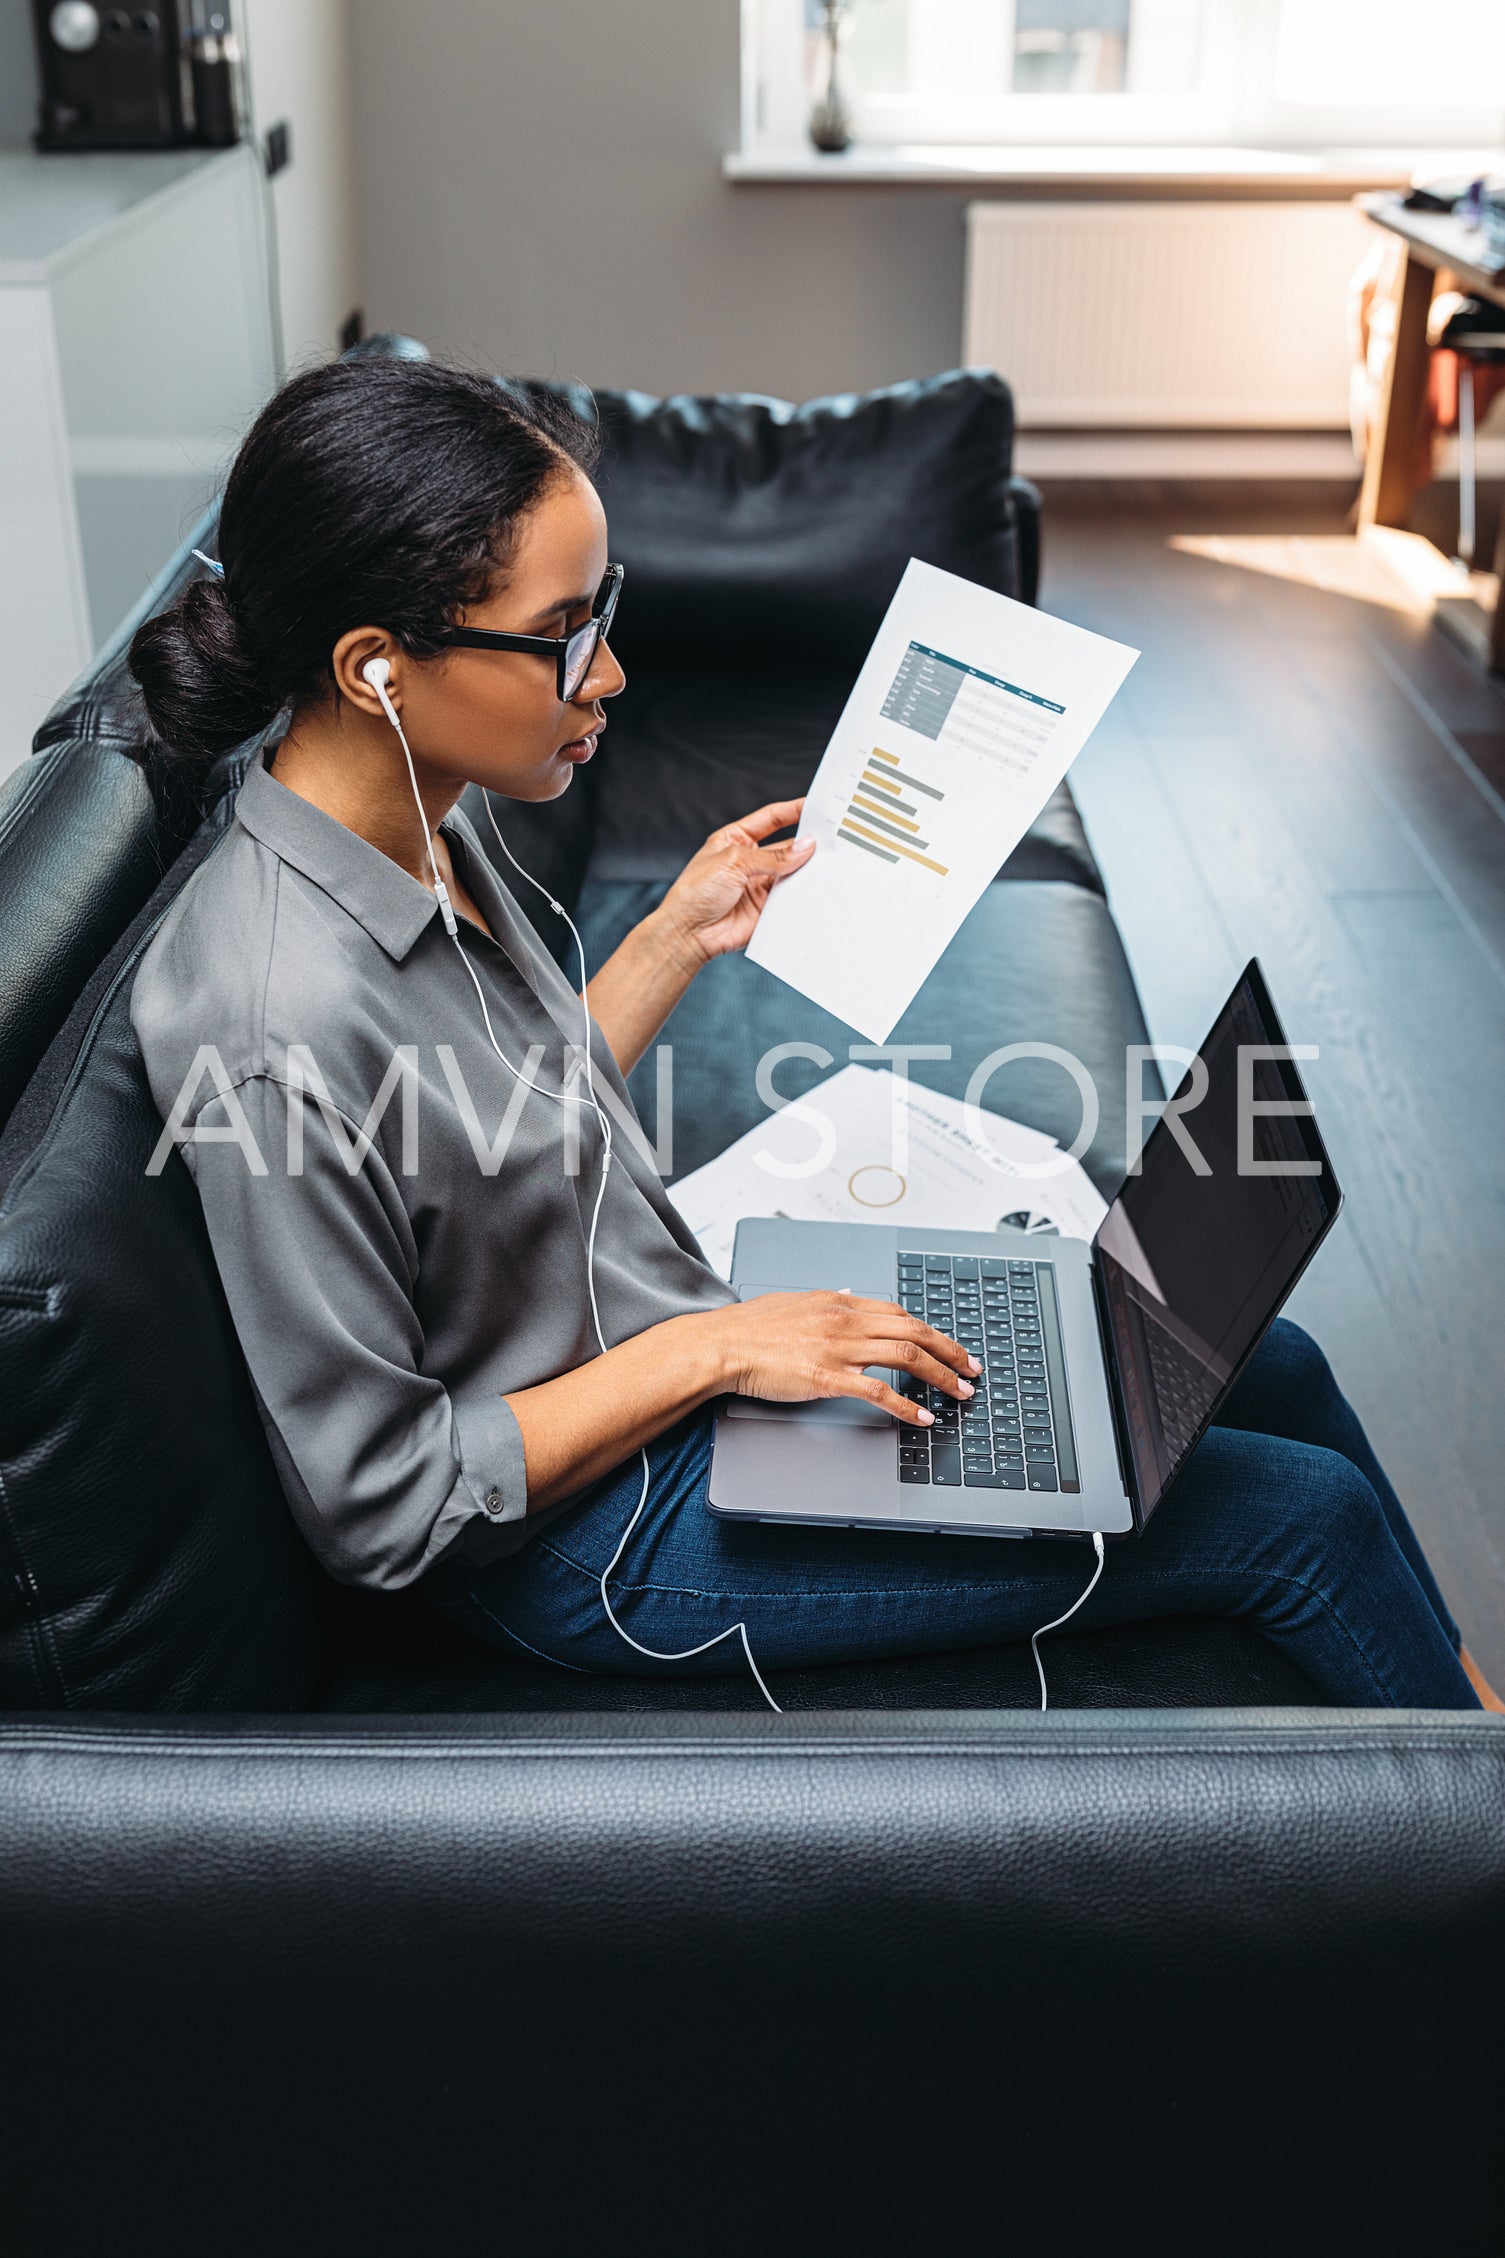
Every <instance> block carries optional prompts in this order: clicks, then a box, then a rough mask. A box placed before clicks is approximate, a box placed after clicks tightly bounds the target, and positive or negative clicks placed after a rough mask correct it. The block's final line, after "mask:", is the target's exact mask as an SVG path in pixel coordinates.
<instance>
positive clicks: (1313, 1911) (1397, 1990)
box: [0, 1711, 1505, 2258]
mask: <svg viewBox="0 0 1505 2258" xmlns="http://www.w3.org/2000/svg"><path fill="white" fill-rule="evenodd" d="M0 1808H3V1809H4V1812H5V1815H6V1816H5V1842H6V1855H5V1858H4V1859H3V1861H0V1965H3V1966H4V1968H5V1971H6V1973H5V1979H4V1981H5V2014H6V2032H7V2044H6V2047H5V2049H4V2061H5V2070H4V2081H5V2087H6V2090H5V2094H4V2112H5V2123H6V2127H7V2132H8V2134H9V2137H10V2143H11V2162H10V2165H9V2167H8V2171H7V2198H6V2205H7V2212H8V2215H9V2217H10V2220H11V2222H12V2234H13V2236H14V2237H15V2239H16V2242H17V2246H18V2247H22V2248H42V2247H46V2248H48V2249H57V2250H63V2251H72V2250H74V2249H75V2248H77V2249H79V2250H82V2249H84V2248H85V2247H99V2246H100V2238H101V2236H107V2238H108V2242H109V2244H110V2246H112V2247H119V2246H121V2245H122V2244H126V2245H129V2243H130V2241H131V2229H132V2227H133V2226H135V2224H136V2222H137V2220H138V2219H139V2220H141V2221H143V2222H145V2223H150V2222H151V2221H152V2220H157V2221H160V2220H161V2219H162V2218H163V2217H167V2216H170V2217H171V2218H172V2220H173V2222H174V2224H175V2227H176V2230H177V2231H176V2235H175V2236H174V2237H173V2238H172V2240H171V2243H170V2247H171V2248H172V2249H174V2250H177V2249H182V2250H184V2251H185V2252H186V2251H188V2250H194V2249H208V2248H213V2249H214V2250H215V2251H216V2253H217V2254H218V2253H223V2252H226V2251H239V2250H242V2249H245V2250H247V2251H250V2250H265V2249H269V2248H286V2249H297V2250H300V2251H301V2250H304V2249H308V2250H313V2249H316V2248H320V2247H332V2248H342V2249H361V2250H362V2251H363V2252H374V2251H379V2252H385V2251H388V2250H392V2251H394V2252H396V2251H399V2250H402V2251H411V2250H413V2249H418V2248H433V2249H458V2248H462V2247H469V2246H470V2245H471V2244H472V2243H475V2244H476V2245H477V2246H478V2247H486V2248H490V2247H491V2246H492V2244H493V2243H494V2242H495V2240H496V2237H497V2233H498V2231H499V2230H498V2226H497V2221H498V2220H499V2219H500V2218H502V2217H505V2223H506V2239H507V2241H508V2243H509V2245H512V2246H517V2247H526V2246H527V2244H528V2242H529V2241H530V2239H532V2238H534V2237H536V2236H546V2237H547V2246H548V2247H550V2248H554V2249H576V2248H596V2249H602V2248H611V2247H616V2246H618V2245H620V2246H622V2247H625V2248H628V2249H635V2248H637V2247H639V2246H640V2240H641V2238H642V2237H643V2236H644V2235H646V2234H648V2233H649V2231H650V2228H649V2222H650V2221H652V2220H654V2219H658V2220H659V2221H660V2222H662V2221H663V2220H664V2218H665V2216H666V2214H667V2216H668V2219H669V2221H670V2225H669V2226H668V2227H667V2228H663V2229H662V2231H660V2230H659V2229H654V2230H653V2247H655V2248H668V2249H671V2250H672V2249H677V2248H680V2247H689V2239H688V2238H689V2236H690V2233H691V2228H690V2224H689V2223H690V2222H693V2221H699V2222H700V2225H701V2228H702V2229H703V2227H704V2223H705V2221H706V2220H708V2219H717V2220H722V2221H724V2224H725V2230H726V2231H725V2232H724V2233H718V2236H717V2239H718V2242H720V2241H725V2242H726V2244H727V2246H728V2247H729V2248H732V2249H734V2250H743V2249H748V2250H752V2249H764V2250H768V2249H780V2250H791V2249H793V2250H802V2249H806V2248H809V2249H811V2250H814V2249H816V2248H817V2247H820V2248H825V2249H830V2248H832V2247H837V2248H853V2249H856V2248H861V2249H873V2250H879V2251H885V2252H886V2251H889V2250H895V2251H897V2250H899V2249H901V2248H902V2249H913V2248H915V2247H928V2248H935V2249H957V2248H961V2247H965V2246H970V2245H971V2244H972V2243H973V2242H974V2241H978V2242H980V2241H981V2240H982V2239H983V2238H984V2237H989V2238H996V2236H997V2233H998V2229H999V2221H1000V2218H1001V2217H1005V2216H1006V2217H1007V2219H1008V2221H1009V2223H1010V2224H1011V2225H1012V2226H1015V2227H1018V2226H1020V2225H1026V2224H1028V2225H1033V2224H1035V2223H1036V2222H1038V2221H1041V2220H1047V2219H1049V2218H1050V2217H1051V2216H1055V2217H1056V2218H1057V2219H1058V2220H1059V2218H1060V2216H1061V2212H1062V2207H1063V2206H1064V2209H1065V2212H1066V2213H1067V2214H1068V2215H1069V2218H1070V2222H1071V2233H1070V2237H1069V2245H1070V2247H1073V2248H1077V2247H1090V2246H1091V2244H1092V2242H1093V2241H1095V2239H1096V2238H1097V2237H1098V2236H1099V2235H1105V2236H1112V2237H1113V2238H1114V2240H1115V2243H1121V2242H1122V2241H1123V2240H1125V2239H1126V2236H1125V2221H1126V2219H1130V2218H1133V2217H1134V2216H1135V2215H1136V2210H1142V2211H1143V2212H1144V2213H1145V2215H1146V2217H1147V2218H1149V2217H1153V2216H1155V2207H1156V2206H1158V2205H1161V2204H1168V2205H1169V2206H1170V2211H1169V2218H1170V2219H1171V2220H1172V2221H1174V2220H1179V2219H1182V2218H1184V2219H1185V2220H1186V2221H1187V2231H1185V2233H1184V2234H1181V2235H1178V2234H1177V2233H1176V2232H1175V2230H1174V2226H1173V2225H1171V2226H1170V2227H1169V2228H1167V2229H1166V2230H1165V2231H1162V2232H1161V2233H1160V2236H1159V2239H1160V2241H1161V2242H1162V2243H1163V2244H1164V2245H1165V2246H1166V2247H1169V2248H1186V2249H1193V2248H1197V2249H1216V2250H1217V2251H1218V2252H1219V2258H1223V2254H1224V2253H1227V2252H1237V2251H1241V2250H1243V2249H1245V2248H1249V2249H1255V2248H1261V2249H1265V2248H1268V2246H1269V2237H1270V2218H1269V2210H1268V2204H1270V2203H1274V2202H1277V2201H1279V2202H1288V2201H1293V2200H1294V2199H1295V2198H1296V2191H1297V2188H1298V2186H1299V2191H1300V2194H1299V2210H1300V2219H1301V2247H1302V2248H1309V2249H1313V2250H1316V2249H1321V2248H1331V2249H1355V2250H1356V2249H1364V2250H1366V2251H1391V2250H1396V2251H1399V2250H1403V2249H1404V2250H1411V2251H1414V2250H1417V2249H1425V2248H1429V2247H1433V2246H1434V2239H1435V2227H1436V2221H1437V2217H1438V2212H1439V2206H1440V2207H1441V2209H1442V2212H1443V2214H1444V2215H1445V2217H1446V2221H1447V2237H1448V2240H1449V2242H1450V2243H1451V2244H1452V2245H1453V2246H1454V2247H1457V2248H1460V2249H1473V2248H1484V2247H1487V2246H1488V2239H1487V2238H1488V2236H1489V2235H1490V2233H1491V2232H1492V2231H1493V2227H1494V2225H1496V2224H1497V2212H1496V2210H1495V2206H1496V2204H1497V2201H1498V2192H1499V2191H1498V2171H1499V2166H1498V2163H1497V2161H1496V2156H1497V2152H1498V2149H1499V2143H1498V2140H1497V2138H1496V2137H1495V2134H1496V2132H1497V2127H1496V2126H1494V2124H1493V2123H1492V2121H1491V2119H1492V2112H1493V2109H1494V2102H1493V2093H1494V2085H1495V2071H1496V2067H1497V2065H1496V2064H1495V2061H1494V2054H1495V2048H1496V2045H1497V2034H1498V2030H1499V2028H1500V2021H1501V2011H1502V2008H1505V1996H1502V1995H1505V1981H1502V1978H1505V1952H1502V1938H1505V1830H1502V1829H1501V1826H1500V1823H1499V1813H1500V1811H1501V1809H1502V1808H1505V1729H1502V1727H1501V1726H1500V1725H1499V1724H1498V1723H1497V1722H1496V1721H1494V1720H1490V1719H1486V1718H1484V1717H1482V1716H1477V1715H1474V1716H1461V1715H1431V1714H1409V1715H1404V1716H1397V1715H1393V1714H1385V1715H1375V1714H1372V1713H1355V1712H1331V1711H1328V1712H1323V1713H1321V1714H1320V1716H1313V1715H1312V1714H1311V1713H1301V1714H1299V1715H1297V1716H1294V1717H1293V1716H1290V1715H1287V1714H1282V1713H1280V1712H1263V1713H1261V1712H1253V1711H1243V1712H1233V1713H1230V1712H1226V1711H1225V1712H1219V1713H1216V1714H1212V1713H1207V1712H1200V1713H1192V1714H1181V1715H1177V1716H1175V1717H1171V1718H1167V1717H1165V1716H1163V1715H1161V1716H1146V1715H1145V1714H1144V1713H1131V1712H1120V1713H1112V1712H1107V1713H1097V1714H1087V1713H1077V1714H1074V1715H1054V1714H1053V1715H1050V1716H1047V1717H1030V1718H1017V1717H1008V1718H999V1717H997V1716H989V1715H986V1714H978V1713H971V1714H964V1715H945V1714H937V1715H930V1716H917V1715H864V1716H845V1717H843V1716H822V1717H797V1716H787V1717H772V1716H758V1715H746V1716H735V1717H732V1716H725V1717H685V1716H676V1717H667V1716H655V1717H641V1716H635V1717H634V1716H621V1717H611V1718H603V1717H582V1716H576V1717H568V1718H562V1717H551V1718H528V1717H516V1718H506V1719H498V1718H476V1719H454V1718H451V1719H445V1720H443V1721H440V1720H416V1719H415V1720H412V1721H411V1722H406V1723H400V1724H399V1723H395V1722H394V1721H392V1720H382V1721H380V1722H373V1721H366V1722H364V1723H362V1722H359V1721H353V1720H350V1719H339V1720H327V1721H314V1720H308V1719H304V1718H297V1719H287V1720H262V1719H256V1720H242V1721H224V1722H215V1723H204V1722H199V1721H192V1720H186V1721H178V1722H169V1721H165V1720H139V1721H131V1720H121V1721H98V1722H93V1723H89V1724H83V1723H80V1722H78V1721H74V1720H33V1721H14V1722H11V1723H8V1724H7V1725H6V1726H4V1727H3V1728H0ZM81 2139H83V2141H84V2145H85V2147H86V2149H87V2154H88V2170H87V2171H80V2170H79V2169H78V2157H79V2143H80V2140H81ZM1251 2189H1262V2190H1263V2191H1264V2195H1263V2199H1262V2200H1261V2201H1259V2202H1255V2203H1253V2204H1251V2205H1249V2206H1248V2207H1247V2210H1246V2206H1245V2202H1244V2196H1243V2195H1241V2194H1240V2193H1239V2191H1240V2190H1243V2191H1245V2194H1247V2192H1248V2191H1249V2190H1251ZM231 2191H233V2196H234V2201H233V2204H229V2205H227V2196H228V2195H229V2194H230V2193H231ZM677 2221H683V2222H684V2223H685V2224H684V2225H683V2227H678V2226H675V2225H674V2224H673V2222H677ZM1192 2222H1197V2224H1198V2227H1199V2230H1200V2231H1199V2232H1198V2233H1196V2234H1193V2233H1191V2232H1190V2228H1191V2225H1192ZM28 2230H30V2231H29V2232H28ZM148 2239H150V2238H149V2237H148ZM1130 2239H1132V2238H1130ZM1280 2239H1281V2238H1280V2237H1279V2236H1277V2237H1276V2240H1277V2241H1278V2240H1280ZM155 2246H156V2247H159V2248H162V2247H167V2245H163V2244H162V2243H161V2242H160V2240H158V2241H157V2242H156V2244H155ZM696 2246H697V2247H698V2246H699V2245H698V2240H697V2243H696ZM1293 2246H1294V2245H1293Z"/></svg>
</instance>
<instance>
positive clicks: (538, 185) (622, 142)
mask: <svg viewBox="0 0 1505 2258" xmlns="http://www.w3.org/2000/svg"><path fill="white" fill-rule="evenodd" d="M350 16H351V33H352V40H353V46H354V57H353V68H354V82H355V122H356V162H357V168H358V190H359V202H360V208H361V220H362V234H363V245H362V248H363V255H364V271H365V288H366V308H367V314H368V318H369V320H370V322H371V324H372V326H379V327H384V328H396V329H405V330H408V331H410V332H412V333H413V334H415V335H417V336H420V337H423V338H425V339H426V340H427V341H428V343H429V344H430V345H432V346H434V347H435V348H436V349H438V350H440V351H442V352H445V353H449V354H453V355H456V356H459V357H461V358H463V359H470V360H476V361H480V362H483V363H485V364H486V365H488V366H493V367H504V368H508V369H512V370H515V371H526V372H529V373H533V374H545V375H547V374H558V375H563V376H571V377H583V378H585V379H587V380H588V381H592V382H596V383H601V384H633V385H641V386H643V387H644V388H646V389H647V390H650V391H655V392H657V391H666V390H692V391H706V390H721V389H745V390H752V391H764V392H774V393H781V394H784V395H787V396H789V397H792V398H808V397H809V396H811V395H813V394H815V393H820V392H828V391H841V390H845V389H847V388H849V387H864V386H868V385H873V384H886V383H890V382H892V381H894V380H896V379H898V378H901V377H908V376H919V375H927V374H929V373H931V372H932V371H934V370H936V369H941V368H948V367H951V366H952V365H954V363H955V362H956V360H957V359H958V357H959V355H960V349H961V293H962V254H963V223H962V214H963V211H964V208H965V203H966V198H965V196H964V195H962V194H961V193H959V192H954V191H947V190H920V191H917V190H915V189H913V188H903V189H885V188H847V187H827V188H815V189H802V188H760V187H738V188H732V187H729V186H727V184H726V183H725V182H723V180H722V179H721V176H720V170H719V167H720V160H721V156H722V153H723V151H725V150H727V149H730V148H733V147H735V145H736V138H737V106H738V95H737V39H738V7H737V0H421V5H415V4H414V0H351V9H350Z"/></svg>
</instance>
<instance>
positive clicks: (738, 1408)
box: [721, 1225, 894, 1427]
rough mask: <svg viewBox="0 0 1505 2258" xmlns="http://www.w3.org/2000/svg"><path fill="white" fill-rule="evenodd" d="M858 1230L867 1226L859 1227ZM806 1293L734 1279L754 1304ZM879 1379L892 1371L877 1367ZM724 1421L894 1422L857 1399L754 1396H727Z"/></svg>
mask: <svg viewBox="0 0 1505 2258" xmlns="http://www.w3.org/2000/svg"><path fill="white" fill-rule="evenodd" d="M858 1228H859V1229H866V1228H868V1226H866V1225H859V1226H858ZM802 1290H803V1291H805V1292H808V1291H809V1290H810V1289H809V1287H808V1286H807V1287H803V1288H801V1287H799V1286H795V1287H791V1286H790V1285H789V1283H788V1282H787V1280H786V1281H783V1282H781V1283H778V1284H774V1283H765V1282H764V1281H763V1280H762V1279H743V1278H739V1279H738V1280H737V1298H738V1299H739V1300H740V1301H756V1300H757V1299H758V1297H759V1295H761V1294H787V1293H790V1292H795V1293H798V1292H800V1291H802ZM872 1369H873V1371H874V1373H875V1374H876V1375H877V1377H878V1378H879V1379H880V1380H887V1381H888V1382H889V1384H890V1385H892V1383H893V1377H894V1376H893V1374H892V1372H889V1371H886V1370H884V1369H883V1368H882V1367H881V1366H879V1365H874V1366H873V1367H872ZM721 1415H722V1417H723V1418H724V1419H768V1420H773V1421H776V1422H780V1423H783V1422H787V1421H789V1420H793V1421H794V1423H795V1424H796V1425H797V1426H801V1427H811V1426H814V1427H892V1425H893V1424H894V1422H893V1420H892V1419H891V1418H890V1417H889V1415H888V1413H887V1412H886V1411H880V1410H879V1408H878V1406H877V1404H875V1403H863V1402H862V1401H861V1399H860V1398H859V1397H857V1396H822V1397H820V1398H819V1399H818V1400H817V1401H816V1402H814V1403H764V1402H763V1401H762V1400H761V1399H760V1398H759V1397H757V1396H728V1398H727V1399H726V1401H725V1403H723V1405H722V1406H721Z"/></svg>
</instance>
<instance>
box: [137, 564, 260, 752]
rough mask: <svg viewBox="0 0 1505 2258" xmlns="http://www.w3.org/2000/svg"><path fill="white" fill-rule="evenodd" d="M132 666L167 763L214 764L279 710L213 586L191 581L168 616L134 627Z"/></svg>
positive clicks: (214, 582) (221, 588)
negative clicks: (210, 762) (135, 628)
mask: <svg viewBox="0 0 1505 2258" xmlns="http://www.w3.org/2000/svg"><path fill="white" fill-rule="evenodd" d="M130 667H131V672H132V674H133V675H134V676H135V677H136V680H137V682H139V683H140V685H141V694H142V696H143V698H144V699H145V701H146V711H147V716H148V718H149V720H150V722H151V725H152V734H153V736H154V737H155V738H156V741H157V744H158V746H159V747H160V748H161V750H162V751H163V752H164V753H165V754H166V755H167V757H168V758H169V760H174V761H192V762H194V763H196V764H197V763H199V762H203V761H208V760H213V759H215V758H216V757H217V756H218V755H219V754H221V753H225V752H228V751H229V750H230V749H231V747H232V746H235V745H240V744H243V743H244V742H245V740H246V739H247V738H248V737H254V736H255V735H256V733H257V731H258V730H261V729H265V727H266V726H267V724H268V722H270V721H272V720H274V719H275V717H276V715H277V713H278V711H279V709H280V707H281V705H282V703H283V701H282V698H281V696H280V695H279V694H278V691H277V690H276V688H275V687H274V686H272V685H270V684H269V683H268V681H267V679H266V676H265V674H264V673H263V671H262V669H261V667H260V666H259V665H258V664H257V662H256V660H255V658H254V657H253V656H252V654H251V653H250V652H249V651H248V650H247V648H246V645H245V642H244V639H243V637H242V635H241V632H240V629H239V627H238V625H237V623H236V619H235V613H234V610H233V609H232V606H231V602H230V598H229V595H228V593H227V591H226V588H225V584H224V582H223V581H222V580H218V579H209V580H195V581H193V582H191V583H190V585H189V586H188V587H187V588H185V589H184V591H183V593H182V595H181V596H180V597H179V599H178V601H177V603H176V604H174V605H173V607H172V608H171V610H170V611H165V612H159V613H158V614H157V616H156V618H155V619H149V620H147V622H146V623H145V625H144V626H143V627H140V628H138V629H137V631H136V635H135V637H134V639H133V641H132V643H131V656H130Z"/></svg>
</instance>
